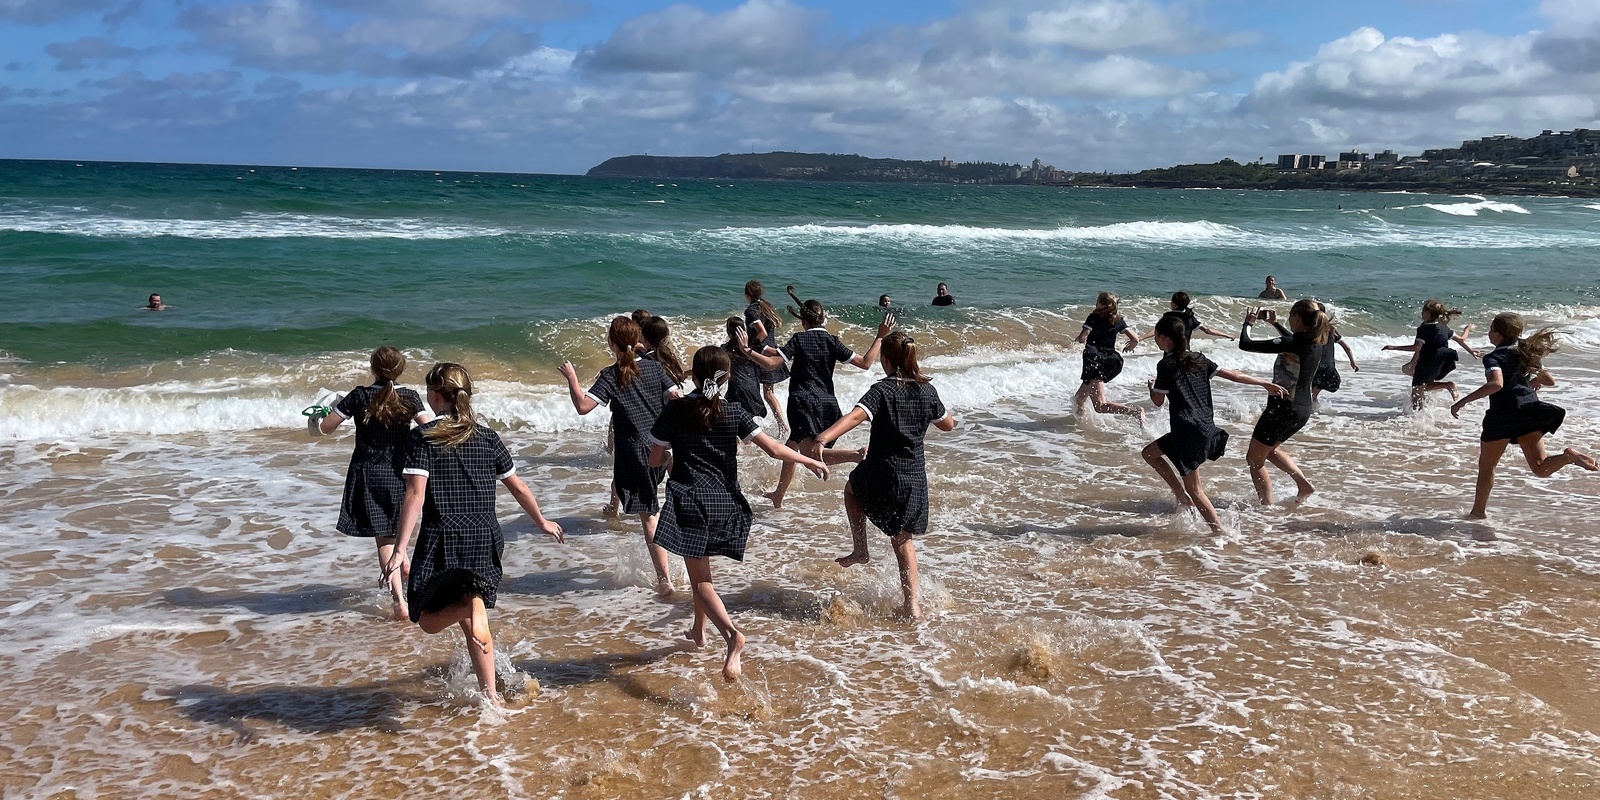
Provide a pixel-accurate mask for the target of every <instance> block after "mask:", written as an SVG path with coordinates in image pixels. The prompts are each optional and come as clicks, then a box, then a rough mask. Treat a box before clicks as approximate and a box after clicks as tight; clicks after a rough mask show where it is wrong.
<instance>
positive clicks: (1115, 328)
mask: <svg viewBox="0 0 1600 800" xmlns="http://www.w3.org/2000/svg"><path fill="white" fill-rule="evenodd" d="M1119 333H1120V334H1122V335H1124V336H1127V337H1128V345H1127V347H1125V348H1123V349H1124V350H1132V349H1133V348H1135V347H1137V346H1139V334H1137V333H1134V332H1133V328H1131V327H1129V326H1128V321H1127V320H1125V319H1123V318H1122V314H1121V313H1120V312H1118V311H1117V296H1116V295H1114V294H1112V293H1110V292H1101V293H1100V296H1099V297H1097V298H1095V301H1094V311H1092V312H1090V313H1089V317H1088V319H1085V320H1084V321H1083V329H1082V330H1080V331H1078V343H1079V344H1081V345H1083V373H1082V375H1081V376H1080V377H1081V379H1082V380H1083V384H1082V385H1080V386H1079V387H1078V394H1077V396H1075V397H1074V398H1073V404H1074V406H1075V408H1076V409H1077V412H1078V416H1079V417H1082V416H1084V414H1085V413H1087V411H1088V406H1089V403H1090V402H1093V403H1094V410H1095V412H1096V413H1100V414H1126V415H1128V416H1130V417H1136V418H1138V420H1139V422H1140V423H1141V424H1143V422H1144V409H1142V408H1134V407H1132V406H1125V405H1122V404H1121V403H1113V402H1110V401H1108V400H1106V384H1107V383H1110V382H1111V381H1113V380H1115V379H1116V377H1117V376H1118V375H1121V374H1122V354H1121V353H1119V352H1117V334H1119Z"/></svg>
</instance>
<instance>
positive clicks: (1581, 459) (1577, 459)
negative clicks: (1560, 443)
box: [1561, 447, 1600, 472]
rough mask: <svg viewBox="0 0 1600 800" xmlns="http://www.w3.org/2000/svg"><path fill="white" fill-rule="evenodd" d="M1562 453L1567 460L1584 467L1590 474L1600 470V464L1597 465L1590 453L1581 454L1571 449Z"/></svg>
mask: <svg viewBox="0 0 1600 800" xmlns="http://www.w3.org/2000/svg"><path fill="white" fill-rule="evenodd" d="M1561 452H1562V453H1564V454H1565V455H1566V456H1567V458H1570V459H1572V463H1574V464H1577V465H1578V466H1580V467H1583V468H1584V469H1586V470H1589V471H1590V472H1594V471H1595V470H1600V464H1596V463H1595V460H1594V456H1591V455H1589V454H1588V453H1580V452H1578V451H1577V450H1574V449H1572V448H1570V447H1569V448H1567V449H1565V450H1562V451H1561Z"/></svg>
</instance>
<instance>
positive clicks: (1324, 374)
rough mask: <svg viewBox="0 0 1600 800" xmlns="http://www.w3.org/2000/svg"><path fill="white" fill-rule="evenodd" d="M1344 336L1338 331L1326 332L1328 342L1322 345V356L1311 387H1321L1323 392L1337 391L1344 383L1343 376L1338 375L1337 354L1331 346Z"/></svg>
mask: <svg viewBox="0 0 1600 800" xmlns="http://www.w3.org/2000/svg"><path fill="white" fill-rule="evenodd" d="M1343 339H1344V337H1343V336H1340V335H1339V332H1338V331H1332V332H1331V333H1329V334H1328V343H1327V344H1325V345H1323V346H1322V357H1321V360H1319V361H1318V362H1317V374H1316V377H1315V378H1313V379H1312V382H1311V388H1313V389H1321V390H1322V391H1324V392H1337V391H1339V387H1340V386H1343V385H1344V378H1343V377H1341V376H1340V375H1339V355H1338V353H1336V352H1334V350H1333V348H1334V346H1335V345H1337V344H1339V342H1340V341H1341V340H1343Z"/></svg>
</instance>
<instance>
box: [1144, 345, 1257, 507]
mask: <svg viewBox="0 0 1600 800" xmlns="http://www.w3.org/2000/svg"><path fill="white" fill-rule="evenodd" d="M1154 335H1155V340H1156V346H1157V347H1159V348H1161V352H1163V353H1166V355H1164V356H1162V357H1161V361H1160V362H1159V363H1157V364H1156V377H1155V378H1154V379H1153V380H1151V381H1149V384H1148V385H1149V387H1150V402H1151V403H1153V404H1155V406H1156V407H1157V408H1160V407H1161V405H1162V403H1165V402H1168V401H1169V400H1170V401H1171V402H1170V405H1169V406H1168V408H1169V409H1170V411H1169V413H1170V414H1171V420H1172V432H1171V433H1168V434H1167V435H1165V436H1163V437H1161V438H1159V439H1157V440H1155V441H1153V442H1151V443H1150V444H1148V445H1146V446H1145V448H1144V451H1143V452H1142V453H1141V455H1143V456H1144V460H1145V462H1146V463H1148V464H1149V465H1150V466H1151V467H1154V468H1155V471H1156V474H1158V475H1160V476H1161V479H1162V480H1164V481H1166V482H1167V486H1168V487H1170V488H1171V489H1172V494H1173V496H1174V497H1176V498H1177V499H1178V505H1179V506H1182V507H1184V508H1195V509H1198V510H1199V511H1200V516H1201V517H1202V518H1204V519H1205V521H1206V524H1207V525H1210V526H1211V532H1212V533H1219V534H1220V533H1222V532H1223V531H1222V521H1221V519H1219V518H1218V517H1217V509H1216V508H1214V507H1213V506H1212V505H1211V498H1209V497H1207V496H1206V490H1205V487H1204V486H1202V485H1201V483H1200V466H1201V465H1203V464H1205V463H1206V462H1207V461H1216V460H1217V459H1219V458H1221V457H1222V455H1223V453H1224V452H1225V451H1226V450H1227V448H1228V432H1227V431H1225V430H1222V429H1221V428H1218V427H1217V423H1216V420H1215V418H1214V416H1213V412H1212V407H1211V378H1212V377H1213V376H1215V377H1218V378H1223V379H1225V380H1230V381H1233V382H1234V383H1242V384H1244V385H1246V386H1259V387H1261V388H1263V389H1266V390H1267V393H1268V394H1270V395H1272V396H1273V397H1287V396H1288V394H1289V390H1287V389H1285V388H1283V387H1282V386H1279V385H1277V384H1275V383H1273V382H1272V381H1269V380H1266V379H1264V378H1257V377H1253V376H1251V375H1246V374H1245V373H1243V372H1235V371H1234V370H1231V369H1219V368H1218V367H1217V365H1216V364H1215V363H1213V362H1212V361H1211V359H1209V358H1206V357H1205V356H1204V355H1202V354H1200V353H1196V352H1194V351H1193V350H1190V349H1189V330H1188V328H1187V326H1185V325H1184V323H1183V320H1182V318H1180V317H1178V316H1176V315H1173V314H1168V315H1166V316H1164V317H1162V318H1161V321H1159V322H1157V323H1156V330H1155V334H1154ZM1168 461H1171V462H1172V463H1171V464H1168V463H1167V462H1168ZM1174 470H1176V471H1174Z"/></svg>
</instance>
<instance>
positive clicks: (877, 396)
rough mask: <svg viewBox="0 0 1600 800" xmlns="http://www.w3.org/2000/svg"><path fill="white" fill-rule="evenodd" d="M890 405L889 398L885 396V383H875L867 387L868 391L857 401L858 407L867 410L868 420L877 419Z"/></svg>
mask: <svg viewBox="0 0 1600 800" xmlns="http://www.w3.org/2000/svg"><path fill="white" fill-rule="evenodd" d="M886 406H888V398H887V397H885V396H884V392H883V384H881V383H874V384H872V386H871V387H869V388H868V389H867V393H866V394H864V395H862V396H861V399H860V400H857V401H856V408H859V409H861V410H862V411H865V412H867V419H868V420H875V419H877V418H878V415H879V414H881V413H883V410H884V408H885V407H886Z"/></svg>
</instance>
